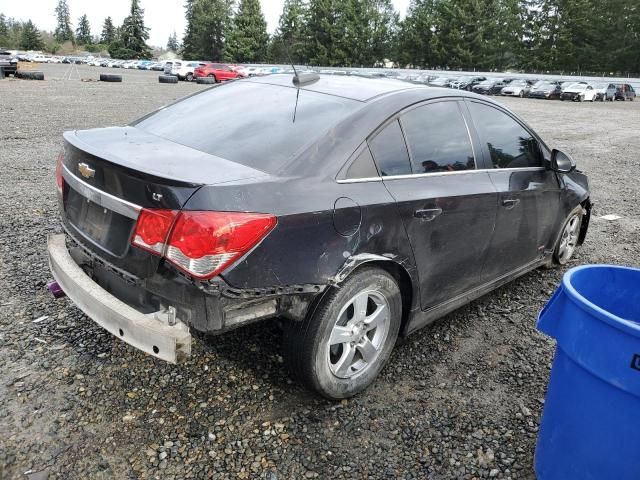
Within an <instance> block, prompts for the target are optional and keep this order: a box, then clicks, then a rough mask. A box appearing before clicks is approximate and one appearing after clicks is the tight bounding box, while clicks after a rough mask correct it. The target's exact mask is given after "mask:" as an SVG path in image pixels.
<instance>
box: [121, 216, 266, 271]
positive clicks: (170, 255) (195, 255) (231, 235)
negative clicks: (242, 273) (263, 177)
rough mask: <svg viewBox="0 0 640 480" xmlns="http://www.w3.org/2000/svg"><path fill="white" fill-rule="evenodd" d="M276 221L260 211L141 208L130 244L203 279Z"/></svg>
mask: <svg viewBox="0 0 640 480" xmlns="http://www.w3.org/2000/svg"><path fill="white" fill-rule="evenodd" d="M275 225H276V217H275V216H273V215H268V214H264V213H244V212H202V211H192V212H191V211H183V212H179V213H178V212H176V211H172V210H142V212H141V213H140V217H139V218H138V224H137V225H136V230H135V233H134V237H133V241H132V242H133V244H134V245H137V246H139V247H142V248H144V249H146V250H148V251H150V252H152V253H156V254H160V255H163V256H164V257H165V258H166V259H167V260H168V261H169V262H171V263H172V264H173V265H175V266H176V267H178V268H179V269H181V270H183V271H184V272H186V273H188V274H189V275H191V276H192V277H195V278H197V279H200V280H206V279H209V278H212V277H215V276H216V275H218V274H219V273H220V272H222V271H223V270H224V269H225V268H226V267H228V266H229V265H230V264H232V263H233V262H234V261H236V260H237V259H238V258H240V257H242V256H243V255H244V254H246V253H247V252H248V251H249V250H251V248H253V247H254V246H255V245H256V244H257V243H258V242H259V241H260V240H262V239H263V238H264V237H265V236H266V235H267V234H268V233H269V232H270V231H271V230H272V229H273V227H274V226H275Z"/></svg>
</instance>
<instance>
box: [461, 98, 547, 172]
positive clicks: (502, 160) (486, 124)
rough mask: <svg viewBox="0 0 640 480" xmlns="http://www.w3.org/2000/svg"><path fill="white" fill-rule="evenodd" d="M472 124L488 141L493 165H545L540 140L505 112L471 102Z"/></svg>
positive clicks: (523, 166)
mask: <svg viewBox="0 0 640 480" xmlns="http://www.w3.org/2000/svg"><path fill="white" fill-rule="evenodd" d="M468 105H469V110H470V111H471V116H472V117H473V123H474V124H475V127H476V130H477V131H478V133H479V135H480V138H481V141H482V142H485V143H486V145H487V148H488V150H489V154H490V156H491V162H492V164H493V168H528V167H542V166H543V163H542V162H543V160H542V154H541V151H540V146H539V145H538V141H537V140H536V139H535V138H534V137H533V135H532V134H531V133H529V131H527V130H526V129H525V128H524V127H523V126H522V125H520V124H519V123H518V122H516V121H515V120H514V119H513V118H511V117H510V116H509V115H507V114H506V113H504V112H502V111H500V110H498V109H497V108H493V107H491V106H489V105H485V104H482V103H478V102H469V103H468Z"/></svg>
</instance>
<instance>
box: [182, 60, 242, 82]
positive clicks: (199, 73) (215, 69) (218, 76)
mask: <svg viewBox="0 0 640 480" xmlns="http://www.w3.org/2000/svg"><path fill="white" fill-rule="evenodd" d="M193 76H194V77H195V78H202V77H210V78H213V79H214V80H215V81H216V82H218V83H220V82H224V81H226V80H235V79H236V78H244V76H245V75H244V74H243V73H240V72H236V71H235V70H233V69H232V68H231V67H230V66H229V65H225V64H223V63H207V64H205V65H202V66H199V67H196V68H195V69H194V71H193Z"/></svg>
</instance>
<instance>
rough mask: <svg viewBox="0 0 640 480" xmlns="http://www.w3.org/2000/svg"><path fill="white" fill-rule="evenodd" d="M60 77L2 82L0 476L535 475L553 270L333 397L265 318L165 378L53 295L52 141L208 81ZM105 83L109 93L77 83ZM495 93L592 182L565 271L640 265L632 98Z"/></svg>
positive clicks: (411, 341) (202, 350) (60, 72)
mask: <svg viewBox="0 0 640 480" xmlns="http://www.w3.org/2000/svg"><path fill="white" fill-rule="evenodd" d="M69 68H70V67H69V66H68V65H43V66H42V70H44V72H45V74H46V78H47V80H45V81H44V82H37V81H24V80H13V79H6V80H2V81H0V118H1V120H0V433H1V435H0V479H4V478H10V479H13V478H47V477H46V475H48V478H61V479H75V478H77V479H88V478H98V479H100V478H105V479H106V478H163V479H164V478H168V479H171V478H175V479H181V478H216V479H218V478H266V479H269V480H275V479H285V478H286V479H290V478H291V479H297V478H322V479H325V478H326V479H334V478H407V479H409V478H413V479H431V480H440V479H442V480H445V479H446V480H449V479H472V478H512V479H523V478H524V479H528V478H534V476H533V469H532V462H533V452H534V446H535V439H536V434H537V430H538V422H539V417H540V414H541V408H542V405H543V399H544V395H545V386H546V383H547V378H548V374H549V366H550V362H551V359H552V355H553V349H554V344H553V342H552V341H551V340H549V339H547V338H545V337H544V336H542V335H541V334H539V333H538V332H537V331H536V330H535V319H536V315H537V312H538V311H539V310H540V308H541V307H542V306H543V304H544V302H545V300H546V299H547V298H548V297H549V295H550V294H551V293H552V291H553V290H554V289H555V287H556V285H557V284H558V282H559V280H560V278H561V275H562V270H538V271H535V272H532V273H531V274H529V275H526V276H525V277H523V278H521V279H520V280H518V281H515V282H513V283H512V284H510V285H507V286H505V287H503V288H501V289H499V290H498V291H496V292H493V293H492V294H489V295H487V296H485V297H484V298H482V299H480V300H478V301H476V302H473V303H472V304H470V305H468V306H466V307H464V308H462V309H460V310H458V311H457V312H454V313H453V314H451V315H448V316H447V317H446V318H444V319H442V320H441V321H439V322H438V323H436V324H435V325H433V326H432V327H429V328H426V329H423V330H421V331H420V332H418V333H416V334H414V335H413V336H411V337H410V338H408V339H407V340H406V341H404V342H402V343H401V344H399V345H398V346H397V348H396V349H395V351H394V353H393V355H392V358H391V360H390V362H389V364H388V366H387V367H386V368H385V370H384V371H383V373H382V375H381V376H380V378H379V379H378V381H377V383H376V384H375V385H374V386H373V387H372V388H371V389H370V390H368V391H367V392H365V393H364V394H361V395H360V396H358V397H356V398H355V399H352V400H349V401H343V402H341V403H331V402H328V401H324V400H321V399H319V398H317V397H315V396H313V395H311V394H309V393H308V392H307V391H306V390H304V389H302V388H301V387H299V386H297V385H295V384H293V383H292V382H291V381H290V380H289V379H288V377H287V372H286V365H284V364H283V363H282V357H281V355H280V353H281V352H280V339H281V338H280V337H281V332H280V330H279V328H278V326H277V322H265V323H261V324H258V325H255V326H250V327H246V328H244V329H241V330H238V331H236V332H233V333H230V334H227V335H224V336H221V337H216V338H210V339H200V340H196V342H195V345H194V355H193V357H192V359H191V360H190V361H189V362H188V363H186V364H183V365H180V366H174V365H169V364H165V363H163V362H161V361H158V360H156V359H154V358H150V357H147V356H145V355H144V354H142V353H140V352H138V351H136V350H135V349H133V348H131V347H129V346H127V345H126V344H124V343H122V342H121V341H119V340H118V339H116V338H113V337H112V336H111V335H110V334H108V333H106V332H104V331H103V330H101V329H100V328H99V327H97V326H96V325H94V324H93V323H92V322H91V320H89V319H87V318H86V317H85V316H84V315H83V314H81V313H80V311H79V310H78V309H76V308H75V307H74V306H72V305H71V304H70V303H69V302H68V301H67V300H60V301H55V300H53V299H52V298H50V296H49V294H48V293H47V292H46V290H45V284H46V282H47V280H48V279H49V278H50V274H49V272H48V268H47V262H46V256H45V239H46V235H47V234H48V233H51V232H55V231H58V230H59V229H60V227H59V226H58V219H57V216H58V214H57V211H56V200H55V180H54V165H55V158H56V156H57V154H58V152H59V149H60V146H61V134H62V132H63V131H65V130H69V129H77V128H91V127H100V126H107V125H122V124H125V123H128V122H130V121H131V120H133V119H135V118H137V117H139V116H141V115H142V114H144V113H147V112H149V111H151V110H153V109H155V108H157V107H159V106H161V105H165V104H167V103H170V102H172V101H173V100H175V99H177V98H179V97H182V96H184V95H187V94H189V93H191V92H195V91H197V90H198V89H200V88H204V86H198V85H195V84H187V83H184V82H181V83H180V84H178V85H166V84H159V83H157V75H158V73H157V72H144V71H131V70H125V71H122V70H120V71H119V70H114V69H101V68H96V67H86V66H78V72H77V73H78V75H76V74H75V70H74V72H73V75H72V76H71V79H65V78H68V77H69V75H67V74H68V73H69V72H70V70H69ZM101 72H102V73H118V74H123V75H124V77H125V78H124V82H123V83H111V84H109V83H99V82H81V81H79V80H78V77H80V78H83V77H84V78H93V79H97V78H98V75H99V73H101ZM502 101H503V102H504V103H506V104H508V105H509V106H510V107H511V108H512V109H513V110H515V111H516V112H517V113H519V114H521V115H522V116H523V117H524V118H525V119H526V120H527V121H528V122H529V123H530V124H531V125H532V126H533V127H534V128H535V129H536V130H537V131H538V132H539V133H540V134H541V135H542V136H543V138H545V139H546V140H547V142H548V143H549V144H550V145H553V146H556V147H559V148H562V149H564V150H566V151H567V152H569V153H570V154H572V155H573V156H574V158H576V159H577V161H578V165H579V168H581V169H583V170H585V171H586V172H587V173H588V174H589V176H590V179H591V183H592V191H593V200H594V201H595V202H596V206H595V209H594V216H595V218H594V219H593V221H592V225H591V229H590V232H589V235H588V238H587V243H586V244H585V246H584V247H583V248H582V249H581V250H580V251H579V252H578V255H577V257H576V258H575V260H574V261H573V262H572V265H576V264H582V263H594V262H598V263H614V264H630V265H638V263H639V261H638V251H639V250H638V249H639V246H640V241H639V240H638V239H639V235H638V234H639V233H640V215H638V206H639V205H640V188H639V187H638V178H640V160H639V158H638V152H640V102H634V103H631V102H628V103H594V104H591V103H582V104H577V103H566V102H564V103H563V102H559V101H552V102H550V101H542V100H529V99H515V98H513V99H512V98H504V99H502ZM605 214H617V215H620V216H621V217H622V218H621V219H620V220H617V221H613V222H608V221H605V220H603V219H600V218H598V217H600V216H602V215H605ZM43 316H47V318H45V319H43V320H42V319H41V317H43ZM36 319H40V321H38V322H34V320H36ZM27 472H28V473H27ZM38 472H44V473H43V474H42V476H41V477H37V476H33V474H34V473H38Z"/></svg>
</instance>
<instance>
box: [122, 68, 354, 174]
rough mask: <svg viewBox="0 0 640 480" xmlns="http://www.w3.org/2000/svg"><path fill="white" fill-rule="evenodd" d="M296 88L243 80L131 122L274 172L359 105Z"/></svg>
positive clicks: (210, 152) (217, 154) (211, 151)
mask: <svg viewBox="0 0 640 480" xmlns="http://www.w3.org/2000/svg"><path fill="white" fill-rule="evenodd" d="M296 94H297V89H295V88H290V87H282V86H277V85H269V84H264V83H253V82H251V81H248V80H243V81H242V82H235V83H230V84H227V85H222V86H219V87H214V88H211V89H209V90H205V91H203V92H202V93H199V94H196V95H193V96H191V97H187V98H186V99H184V100H182V101H180V102H178V103H175V104H173V105H171V106H169V107H166V108H163V109H160V110H158V111H157V112H155V113H153V114H151V115H149V116H147V117H144V118H142V119H140V120H139V121H138V122H136V123H134V124H133V126H135V127H136V128H139V129H141V130H144V131H146V132H149V133H151V134H153V135H157V136H159V137H162V138H165V139H168V140H171V141H173V142H176V143H179V144H181V145H185V146H187V147H191V148H194V149H196V150H200V151H202V152H206V153H209V154H212V155H216V156H218V157H222V158H225V159H227V160H231V161H234V162H238V163H241V164H243V165H247V166H249V167H253V168H256V169H258V170H262V171H264V172H268V173H275V172H276V171H278V170H279V169H280V168H281V167H283V166H284V165H285V164H286V163H287V162H288V161H289V160H290V159H292V158H293V156H294V155H295V154H296V153H299V151H300V150H301V149H302V148H303V147H305V146H306V145H307V144H310V143H311V142H313V141H316V140H317V139H319V138H320V137H321V136H322V134H323V133H324V132H325V131H326V130H328V129H329V128H331V127H332V126H334V125H335V124H336V123H338V122H339V121H340V120H342V119H344V118H345V117H346V116H348V115H349V114H350V113H352V112H353V111H355V110H356V109H358V108H359V107H360V106H361V105H362V104H361V103H360V102H357V101H355V100H350V99H348V98H343V97H336V96H333V95H325V94H322V93H316V92H310V91H308V90H300V94H299V96H298V98H296ZM296 103H297V107H296ZM294 114H295V116H294Z"/></svg>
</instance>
